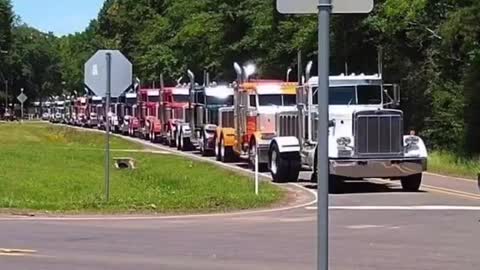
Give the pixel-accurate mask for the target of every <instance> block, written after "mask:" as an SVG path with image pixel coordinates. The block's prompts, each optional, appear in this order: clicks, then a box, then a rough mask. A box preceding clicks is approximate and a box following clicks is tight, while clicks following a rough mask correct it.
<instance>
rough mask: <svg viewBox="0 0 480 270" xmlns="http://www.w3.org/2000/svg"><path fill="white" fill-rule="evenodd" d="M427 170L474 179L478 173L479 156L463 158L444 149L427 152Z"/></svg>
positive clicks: (479, 166) (479, 168)
mask: <svg viewBox="0 0 480 270" xmlns="http://www.w3.org/2000/svg"><path fill="white" fill-rule="evenodd" d="M428 170H429V171H431V172H434V173H439V174H444V175H449V176H457V177H466V178H472V179H476V178H477V175H478V173H480V158H465V157H461V156H458V155H455V154H453V153H450V152H445V151H434V152H432V153H430V154H429V158H428Z"/></svg>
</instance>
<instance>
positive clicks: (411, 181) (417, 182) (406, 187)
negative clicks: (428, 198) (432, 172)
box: [400, 173, 422, 192]
mask: <svg viewBox="0 0 480 270" xmlns="http://www.w3.org/2000/svg"><path fill="white" fill-rule="evenodd" d="M400 181H401V182H402V188H403V191H406V192H417V191H418V190H419V189H420V186H421V185H422V174H421V173H419V174H414V175H410V176H407V177H403V178H401V179H400Z"/></svg>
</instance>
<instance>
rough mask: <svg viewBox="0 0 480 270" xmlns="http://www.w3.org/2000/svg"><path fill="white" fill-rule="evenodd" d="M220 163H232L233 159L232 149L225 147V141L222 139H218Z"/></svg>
mask: <svg viewBox="0 0 480 270" xmlns="http://www.w3.org/2000/svg"><path fill="white" fill-rule="evenodd" d="M219 152H220V161H222V162H223V163H227V162H232V161H233V160H234V158H233V149H232V147H228V146H225V140H224V139H223V137H222V138H221V139H220V149H219Z"/></svg>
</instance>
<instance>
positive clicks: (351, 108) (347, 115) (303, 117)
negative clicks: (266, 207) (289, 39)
mask: <svg viewBox="0 0 480 270" xmlns="http://www.w3.org/2000/svg"><path fill="white" fill-rule="evenodd" d="M317 88H318V77H312V78H311V79H309V80H308V81H307V83H306V84H305V86H303V87H301V88H299V91H298V93H297V94H298V95H297V103H298V104H299V105H298V110H297V111H296V112H293V113H292V112H282V113H279V114H277V121H279V122H280V125H279V126H278V129H277V135H278V137H276V138H275V139H274V140H273V141H272V143H271V145H270V151H269V152H270V154H269V167H270V171H271V173H272V176H273V178H274V180H275V181H277V182H285V181H296V180H297V179H298V171H299V170H300V167H301V165H303V166H304V167H309V168H311V170H312V171H313V172H314V176H313V178H315V174H316V168H317V158H316V157H317V138H318V134H317V125H318V120H317V119H318V100H317ZM390 93H392V92H390ZM392 96H393V98H392ZM399 96H400V94H399V88H398V87H395V86H394V87H393V94H392V95H391V94H389V91H388V90H387V85H386V84H384V82H383V78H382V76H381V75H379V74H374V75H364V74H360V75H356V74H351V75H345V74H341V75H339V76H330V88H329V121H330V122H329V134H328V153H329V164H330V178H331V181H332V186H333V185H335V183H334V182H335V181H337V180H343V179H364V178H386V179H393V180H401V183H402V186H403V188H404V189H405V190H407V191H416V190H418V189H419V187H420V184H421V180H422V173H423V171H425V170H426V164H427V150H426V147H425V144H424V142H423V140H422V139H421V138H420V137H418V136H415V135H413V134H410V135H405V134H404V126H403V112H402V111H400V110H397V109H390V108H388V107H392V105H393V107H396V105H398V104H399ZM292 168H295V170H292ZM297 169H298V170H297ZM281 174H283V175H281Z"/></svg>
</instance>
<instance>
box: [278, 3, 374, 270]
mask: <svg viewBox="0 0 480 270" xmlns="http://www.w3.org/2000/svg"><path fill="white" fill-rule="evenodd" d="M277 9H278V11H279V12H280V13H285V14H315V13H318V113H319V114H318V131H317V132H318V136H317V138H318V141H317V144H318V145H317V149H318V157H317V160H318V162H317V166H318V168H317V183H318V188H317V192H318V205H317V209H318V212H317V234H318V238H317V267H318V270H328V262H329V260H328V255H329V250H328V231H329V229H328V225H329V216H328V206H329V199H328V190H329V161H328V122H329V116H328V106H329V104H328V100H329V96H328V91H329V87H330V86H329V76H330V15H331V13H332V12H333V13H369V12H370V11H372V9H373V0H277Z"/></svg>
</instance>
